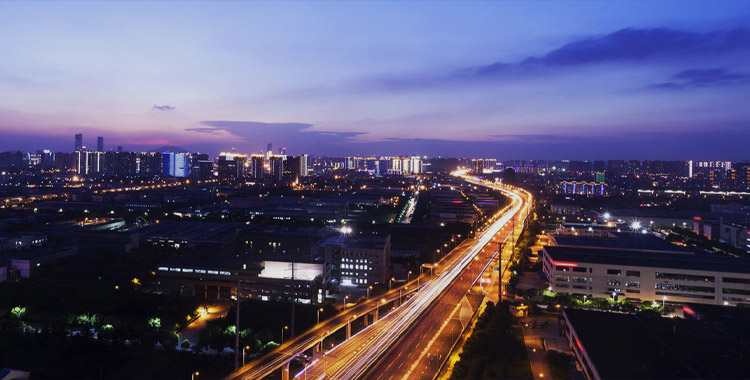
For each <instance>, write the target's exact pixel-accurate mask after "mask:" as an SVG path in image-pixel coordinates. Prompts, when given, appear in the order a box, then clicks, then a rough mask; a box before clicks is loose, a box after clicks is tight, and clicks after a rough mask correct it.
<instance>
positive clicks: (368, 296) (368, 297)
mask: <svg viewBox="0 0 750 380" xmlns="http://www.w3.org/2000/svg"><path fill="white" fill-rule="evenodd" d="M370 290H372V285H370V286H368V287H367V299H368V300H369V299H370Z"/></svg>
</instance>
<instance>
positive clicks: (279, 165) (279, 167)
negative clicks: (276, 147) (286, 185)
mask: <svg viewBox="0 0 750 380" xmlns="http://www.w3.org/2000/svg"><path fill="white" fill-rule="evenodd" d="M284 161H286V156H271V158H270V159H269V164H270V167H271V178H273V180H274V181H281V180H283V179H284Z"/></svg>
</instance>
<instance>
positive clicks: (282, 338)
mask: <svg viewBox="0 0 750 380" xmlns="http://www.w3.org/2000/svg"><path fill="white" fill-rule="evenodd" d="M288 329H289V326H284V328H282V329H281V344H284V330H288Z"/></svg>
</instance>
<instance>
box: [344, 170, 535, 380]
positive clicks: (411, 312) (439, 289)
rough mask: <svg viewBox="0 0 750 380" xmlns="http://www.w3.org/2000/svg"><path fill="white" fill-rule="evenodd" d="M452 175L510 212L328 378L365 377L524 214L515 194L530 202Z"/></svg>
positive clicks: (516, 191)
mask: <svg viewBox="0 0 750 380" xmlns="http://www.w3.org/2000/svg"><path fill="white" fill-rule="evenodd" d="M454 175H458V176H461V177H462V178H464V179H465V180H466V181H467V182H469V183H472V184H475V185H480V186H487V187H490V188H493V189H495V190H498V191H500V192H502V193H503V194H505V195H506V196H508V197H509V198H510V199H511V208H510V210H509V211H507V212H505V213H504V214H503V215H502V216H501V217H499V218H498V219H497V220H496V221H495V222H493V223H492V224H491V225H490V226H489V227H488V228H486V229H485V230H484V231H483V232H481V233H480V235H479V237H478V238H477V240H476V242H475V244H474V245H473V246H472V247H471V248H470V249H468V250H467V251H466V252H465V253H464V254H463V256H461V257H460V258H459V259H457V260H455V261H454V262H453V263H451V264H450V265H449V267H448V269H446V270H444V271H443V272H442V273H440V274H439V275H438V276H437V277H436V278H435V279H434V280H433V281H431V282H430V283H429V284H427V285H426V286H425V287H424V288H423V289H422V290H421V291H420V292H419V293H417V294H416V295H415V296H414V297H412V298H411V299H410V300H408V301H407V302H406V303H405V304H404V307H403V310H401V311H400V312H399V313H396V314H393V315H392V316H389V317H391V318H384V319H381V321H379V322H378V326H377V327H378V329H376V330H375V331H376V334H375V335H374V336H370V337H369V339H367V341H366V342H365V343H363V344H362V345H361V346H359V347H358V348H357V351H356V352H355V353H354V354H353V355H351V357H349V358H348V359H347V361H346V363H345V364H344V365H343V366H342V367H340V368H339V369H338V370H336V371H335V372H334V373H333V374H331V376H330V378H332V379H339V378H340V379H355V378H363V377H364V376H365V375H367V371H369V369H370V368H371V367H372V366H373V365H375V364H376V363H377V361H378V360H379V359H380V358H381V357H382V356H383V355H384V353H385V352H387V350H388V348H389V347H391V346H392V345H393V344H395V343H396V341H397V340H398V339H399V338H400V337H401V336H402V335H403V334H404V333H405V332H406V331H407V329H409V328H410V327H411V326H413V324H414V323H416V322H417V321H418V319H419V317H420V316H421V315H422V314H423V313H424V312H425V311H426V310H427V309H428V308H429V307H430V306H431V305H432V304H433V303H434V301H435V300H437V299H438V298H439V297H440V295H441V294H442V293H443V292H444V291H445V290H446V289H447V288H448V287H449V286H450V285H451V284H452V283H453V282H454V281H455V280H456V279H457V278H459V277H460V276H461V274H462V273H463V271H464V269H465V268H466V267H467V266H468V265H469V264H471V262H472V260H473V259H474V257H475V256H477V255H478V254H479V253H481V251H482V249H483V248H484V247H485V246H486V245H487V244H489V243H490V242H491V241H492V240H493V238H494V237H495V235H497V234H498V233H499V232H500V231H501V230H502V229H503V228H504V227H505V226H506V225H507V224H508V223H509V222H510V221H511V220H512V218H514V217H516V215H518V214H519V213H520V212H522V210H523V212H524V213H528V204H526V205H525V204H524V197H522V196H521V195H519V193H522V192H523V193H524V195H526V197H528V200H529V201H530V200H531V195H530V194H529V193H528V192H526V191H524V190H520V189H510V190H509V189H507V188H506V187H504V186H500V185H496V184H493V183H490V182H486V181H482V180H479V179H476V178H472V177H467V176H465V175H463V173H455V174H454ZM524 218H525V215H524ZM514 233H515V231H510V233H509V234H508V235H507V236H506V237H505V239H507V237H508V236H510V235H512V234H514ZM505 239H504V240H505ZM344 346H345V345H344V344H341V345H339V346H338V347H341V348H342V349H343V348H344ZM338 347H337V348H338ZM335 350H336V349H335V348H334V351H335Z"/></svg>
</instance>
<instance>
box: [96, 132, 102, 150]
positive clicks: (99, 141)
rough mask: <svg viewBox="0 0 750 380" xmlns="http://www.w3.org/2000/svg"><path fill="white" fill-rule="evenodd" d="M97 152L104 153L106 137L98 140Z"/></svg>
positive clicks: (100, 137)
mask: <svg viewBox="0 0 750 380" xmlns="http://www.w3.org/2000/svg"><path fill="white" fill-rule="evenodd" d="M96 151H97V152H104V137H102V136H99V137H97V138H96Z"/></svg>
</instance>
